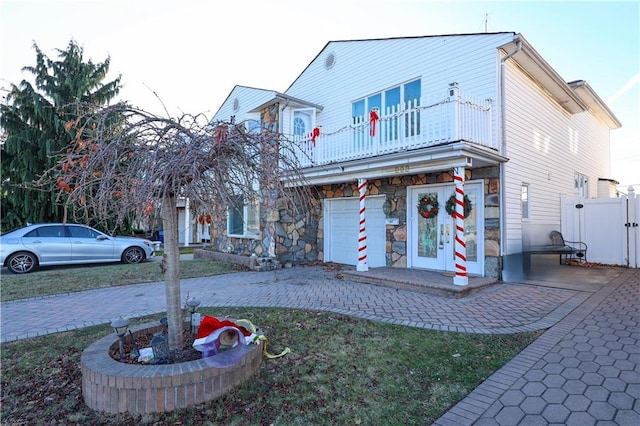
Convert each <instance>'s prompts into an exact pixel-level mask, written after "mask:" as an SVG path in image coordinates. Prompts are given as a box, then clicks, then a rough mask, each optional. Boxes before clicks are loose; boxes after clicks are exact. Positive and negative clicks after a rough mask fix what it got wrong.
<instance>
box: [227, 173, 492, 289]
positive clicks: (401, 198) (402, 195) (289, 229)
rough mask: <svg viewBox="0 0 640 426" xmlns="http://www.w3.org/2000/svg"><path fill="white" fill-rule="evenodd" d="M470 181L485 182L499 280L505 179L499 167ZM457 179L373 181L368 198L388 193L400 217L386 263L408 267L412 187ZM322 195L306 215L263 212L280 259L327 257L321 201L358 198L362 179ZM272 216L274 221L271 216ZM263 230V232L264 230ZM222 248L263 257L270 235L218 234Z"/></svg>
mask: <svg viewBox="0 0 640 426" xmlns="http://www.w3.org/2000/svg"><path fill="white" fill-rule="evenodd" d="M466 180H474V181H477V180H483V181H484V218H485V219H484V221H485V222H484V227H485V229H484V238H485V275H486V276H487V277H491V278H499V277H500V271H501V269H502V266H501V257H500V179H499V168H498V167H497V166H493V167H484V168H476V169H467V170H466ZM448 182H453V175H452V173H450V172H440V173H430V174H418V175H411V176H394V177H389V178H380V179H369V180H368V188H367V196H370V195H381V194H386V196H387V198H388V199H389V201H390V202H391V208H392V211H391V214H390V217H394V218H398V219H399V225H387V247H386V263H387V266H389V267H396V268H406V267H407V246H406V243H407V187H409V186H414V185H425V184H435V183H448ZM317 189H318V192H319V195H320V197H319V199H318V200H314V205H313V206H312V208H311V209H310V210H309V209H308V208H307V209H306V210H307V212H306V213H297V211H305V209H294V208H293V206H290V205H286V204H285V203H284V201H282V200H281V201H280V203H279V205H278V206H277V211H276V212H275V219H278V220H273V219H274V212H271V213H270V214H269V213H264V214H263V212H261V216H262V219H261V229H262V230H264V229H265V228H266V225H267V224H268V223H271V224H273V225H274V228H275V235H276V258H277V259H278V260H279V261H280V262H281V263H283V264H285V263H308V262H313V261H316V260H319V261H323V260H324V252H323V248H324V227H323V223H324V221H323V209H322V199H325V198H342V197H358V196H359V193H358V188H357V182H355V181H354V182H348V183H342V184H333V185H324V186H321V187H318V188H317ZM269 218H271V219H272V221H271V222H267V219H269ZM263 232H264V231H263ZM216 241H217V243H216V245H217V249H218V250H220V251H225V247H227V246H226V244H231V245H232V246H233V251H232V252H233V253H235V254H240V255H246V256H250V255H251V254H253V253H255V254H256V255H257V256H264V255H265V253H266V252H267V249H266V247H267V244H266V243H267V242H268V241H269V238H265V237H264V235H262V236H261V237H260V238H256V239H248V238H247V239H241V238H227V237H225V236H224V233H220V234H219V235H218V239H217V240H216Z"/></svg>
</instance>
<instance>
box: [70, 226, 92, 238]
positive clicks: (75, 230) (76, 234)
mask: <svg viewBox="0 0 640 426" xmlns="http://www.w3.org/2000/svg"><path fill="white" fill-rule="evenodd" d="M67 228H69V231H71V237H73V238H96V237H97V236H98V235H100V234H98V232H96V231H95V230H93V229H91V228H85V227H84V226H68V227H67Z"/></svg>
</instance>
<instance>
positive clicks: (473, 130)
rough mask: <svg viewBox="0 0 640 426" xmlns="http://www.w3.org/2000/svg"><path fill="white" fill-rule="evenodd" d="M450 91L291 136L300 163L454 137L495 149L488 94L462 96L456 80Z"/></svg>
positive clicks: (420, 145) (353, 156) (356, 156)
mask: <svg viewBox="0 0 640 426" xmlns="http://www.w3.org/2000/svg"><path fill="white" fill-rule="evenodd" d="M448 94H449V96H446V97H444V98H443V97H442V96H440V98H439V99H437V98H433V97H431V98H426V97H423V98H422V99H420V101H418V100H417V99H416V100H414V101H413V102H411V104H410V105H409V107H408V108H406V109H401V108H402V107H401V106H400V105H398V106H396V107H393V108H387V109H386V111H384V112H379V111H376V115H377V119H376V118H375V116H372V115H371V113H369V114H368V115H367V116H362V117H356V118H351V121H352V122H351V123H346V124H345V125H344V126H342V127H339V128H336V129H328V128H326V127H320V126H318V128H317V129H314V130H315V134H316V136H315V137H314V133H313V132H312V133H310V134H308V135H305V136H302V137H300V136H298V137H293V138H291V140H292V141H293V143H294V144H295V147H296V151H297V155H298V160H299V161H300V165H301V166H302V167H312V166H318V165H324V164H330V163H336V162H342V161H348V160H355V159H361V158H368V157H374V156H378V155H383V154H391V153H395V152H401V151H407V150H412V149H418V148H427V147H429V146H434V145H441V144H445V143H449V142H455V141H461V140H463V141H466V142H473V143H477V144H480V145H484V146H488V147H490V148H494V149H498V147H497V146H496V143H495V142H494V141H493V138H492V131H491V116H492V111H491V108H492V105H491V100H478V99H473V98H472V97H470V96H463V95H462V94H461V93H460V90H459V89H458V87H457V86H454V87H452V88H450V89H449V91H448Z"/></svg>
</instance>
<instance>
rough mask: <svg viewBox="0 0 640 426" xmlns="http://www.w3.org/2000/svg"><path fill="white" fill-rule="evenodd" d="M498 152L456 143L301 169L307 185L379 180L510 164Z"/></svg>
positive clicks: (470, 144)
mask: <svg viewBox="0 0 640 426" xmlns="http://www.w3.org/2000/svg"><path fill="white" fill-rule="evenodd" d="M507 161H508V158H506V157H503V156H501V155H499V154H498V153H497V151H495V150H493V149H491V148H487V147H484V146H481V145H478V144H472V143H467V142H454V143H449V144H445V145H439V146H432V147H429V148H422V149H417V150H407V151H403V152H398V153H394V154H387V155H382V156H378V157H370V158H365V159H358V160H352V161H346V162H340V163H333V164H326V165H322V166H316V167H309V168H305V169H303V170H302V172H303V174H304V176H305V182H304V184H307V185H327V184H332V183H341V182H349V181H355V180H358V179H377V178H385V177H392V176H406V175H415V174H420V173H432V172H438V171H444V170H451V169H453V168H454V167H465V168H470V167H487V166H492V165H498V164H500V163H504V162H507ZM287 184H288V185H289V186H294V185H299V184H300V182H299V181H293V180H291V181H289V182H287Z"/></svg>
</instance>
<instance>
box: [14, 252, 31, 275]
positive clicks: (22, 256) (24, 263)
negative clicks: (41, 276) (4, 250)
mask: <svg viewBox="0 0 640 426" xmlns="http://www.w3.org/2000/svg"><path fill="white" fill-rule="evenodd" d="M37 268H38V258H37V257H36V256H35V255H34V254H32V253H27V252H19V253H14V254H12V255H11V256H9V258H8V259H7V269H8V270H9V272H12V273H14V274H26V273H28V272H33V271H35V270H36V269H37Z"/></svg>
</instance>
